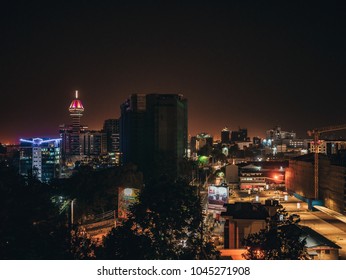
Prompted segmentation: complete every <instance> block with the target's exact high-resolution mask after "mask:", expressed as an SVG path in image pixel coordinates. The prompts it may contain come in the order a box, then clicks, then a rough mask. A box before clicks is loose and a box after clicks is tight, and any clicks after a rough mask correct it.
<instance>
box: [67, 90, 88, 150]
mask: <svg viewBox="0 0 346 280" xmlns="http://www.w3.org/2000/svg"><path fill="white" fill-rule="evenodd" d="M68 110H69V111H70V116H71V117H72V133H71V136H70V137H71V139H70V141H71V142H70V147H71V155H80V154H81V146H80V131H81V124H80V119H81V117H82V116H83V112H84V107H83V104H82V101H80V100H79V99H78V90H76V98H75V99H74V100H73V101H72V102H71V105H70V107H69V109H68Z"/></svg>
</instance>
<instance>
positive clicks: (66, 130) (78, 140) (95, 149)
mask: <svg viewBox="0 0 346 280" xmlns="http://www.w3.org/2000/svg"><path fill="white" fill-rule="evenodd" d="M68 110H69V112H70V116H71V119H72V124H70V125H60V128H59V134H60V137H61V139H62V143H61V153H62V161H63V164H64V165H66V166H68V167H73V166H74V165H75V163H76V162H77V161H79V162H85V163H88V162H90V161H91V160H92V159H93V158H97V157H99V156H101V155H104V154H107V139H106V133H105V132H104V131H98V130H89V129H88V126H86V125H82V124H81V118H82V117H83V113H84V106H83V104H82V101H81V100H80V99H79V96H78V91H76V92H75V98H74V99H73V100H72V102H71V103H70V106H69V108H68Z"/></svg>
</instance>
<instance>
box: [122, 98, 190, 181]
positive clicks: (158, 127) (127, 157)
mask: <svg viewBox="0 0 346 280" xmlns="http://www.w3.org/2000/svg"><path fill="white" fill-rule="evenodd" d="M120 108H121V117H120V150H121V153H122V159H123V163H124V164H127V163H133V164H135V165H137V166H138V168H139V170H140V171H142V172H143V173H144V178H145V179H149V178H151V177H153V176H156V175H158V174H170V175H173V176H177V175H178V174H179V171H180V169H179V168H180V167H179V164H180V162H181V161H182V160H183V158H184V157H185V156H186V155H187V145H188V139H187V138H188V134H187V99H186V98H184V97H183V96H182V95H181V94H157V93H152V94H133V95H131V96H130V97H129V98H128V99H127V100H126V101H125V102H124V103H123V104H122V105H121V107H120Z"/></svg>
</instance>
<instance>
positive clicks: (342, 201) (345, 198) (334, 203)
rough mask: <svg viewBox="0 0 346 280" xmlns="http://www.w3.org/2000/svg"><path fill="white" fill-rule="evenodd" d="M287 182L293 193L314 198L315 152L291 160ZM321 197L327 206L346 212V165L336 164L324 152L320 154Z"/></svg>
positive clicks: (287, 170) (287, 171) (286, 177)
mask: <svg viewBox="0 0 346 280" xmlns="http://www.w3.org/2000/svg"><path fill="white" fill-rule="evenodd" d="M285 184H286V187H287V190H288V191H290V192H292V193H295V194H297V195H299V196H302V197H303V198H306V199H313V198H314V196H315V190H314V154H313V153H310V154H307V155H303V156H300V157H295V158H292V159H290V160H289V167H288V168H287V169H286V176H285ZM319 198H320V199H321V200H322V201H323V204H324V206H325V207H327V208H329V209H331V210H334V211H337V212H339V213H342V214H346V166H345V164H341V165H340V164H335V163H334V162H333V161H331V160H330V158H328V157H327V156H326V155H323V154H319Z"/></svg>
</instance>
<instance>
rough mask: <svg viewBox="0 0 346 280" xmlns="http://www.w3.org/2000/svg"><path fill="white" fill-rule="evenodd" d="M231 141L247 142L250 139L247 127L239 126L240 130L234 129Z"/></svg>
mask: <svg viewBox="0 0 346 280" xmlns="http://www.w3.org/2000/svg"><path fill="white" fill-rule="evenodd" d="M231 141H232V142H245V141H249V138H248V137H247V129H246V128H239V129H238V131H235V130H234V131H232V132H231Z"/></svg>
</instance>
